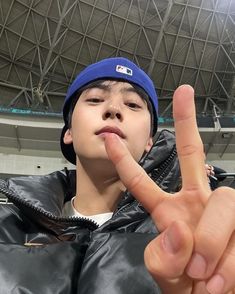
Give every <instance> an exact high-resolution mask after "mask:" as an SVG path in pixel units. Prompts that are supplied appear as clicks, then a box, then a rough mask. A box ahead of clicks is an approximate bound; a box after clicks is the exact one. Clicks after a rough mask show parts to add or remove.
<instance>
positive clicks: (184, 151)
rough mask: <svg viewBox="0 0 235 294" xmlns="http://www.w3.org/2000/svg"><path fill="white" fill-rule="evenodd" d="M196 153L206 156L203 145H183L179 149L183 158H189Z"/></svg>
mask: <svg viewBox="0 0 235 294" xmlns="http://www.w3.org/2000/svg"><path fill="white" fill-rule="evenodd" d="M195 153H199V154H202V155H203V156H204V152H203V147H202V146H201V144H197V145H196V144H195V145H193V144H189V145H183V146H181V147H180V148H179V150H178V154H179V155H181V156H189V155H192V154H195Z"/></svg>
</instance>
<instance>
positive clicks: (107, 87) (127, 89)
mask: <svg viewBox="0 0 235 294" xmlns="http://www.w3.org/2000/svg"><path fill="white" fill-rule="evenodd" d="M95 88H97V89H100V90H103V91H107V92H110V91H111V86H110V85H104V84H97V85H91V87H90V88H89V87H88V88H87V89H86V90H91V89H95ZM121 92H122V93H123V92H133V93H136V94H138V95H139V96H140V97H141V98H142V99H143V97H142V96H141V95H140V93H139V92H138V91H137V89H135V88H134V87H133V86H129V87H124V88H122V89H121ZM144 100H145V99H144Z"/></svg>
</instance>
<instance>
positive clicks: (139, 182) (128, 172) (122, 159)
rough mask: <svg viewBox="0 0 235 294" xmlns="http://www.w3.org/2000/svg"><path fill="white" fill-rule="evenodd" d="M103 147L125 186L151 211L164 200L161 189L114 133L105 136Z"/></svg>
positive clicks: (164, 194) (164, 195) (163, 193)
mask: <svg viewBox="0 0 235 294" xmlns="http://www.w3.org/2000/svg"><path fill="white" fill-rule="evenodd" d="M105 148H106V151H107V153H108V156H109V158H110V160H111V161H112V162H113V164H114V165H115V168H116V170H117V172H118V174H119V177H120V179H121V181H122V183H123V184H124V185H125V187H126V188H127V189H128V190H129V191H130V192H131V193H132V194H133V195H134V196H135V197H136V199H138V200H139V201H140V202H141V203H142V204H143V206H144V207H145V208H146V209H147V210H148V211H149V212H150V213H151V212H152V211H153V209H154V208H155V207H156V206H157V205H158V204H159V203H160V202H161V201H163V200H164V198H165V197H166V195H167V193H165V192H164V191H162V190H161V189H160V188H159V187H158V186H157V185H156V183H155V182H154V181H152V180H151V178H150V177H149V176H148V175H147V174H146V172H145V171H144V170H143V169H142V168H141V167H140V165H139V164H138V163H137V162H136V161H135V160H134V159H133V157H132V156H131V154H130V152H129V150H128V149H127V147H126V146H125V144H124V143H123V142H122V141H121V140H120V139H119V137H118V136H117V135H115V134H109V135H107V136H106V138H105Z"/></svg>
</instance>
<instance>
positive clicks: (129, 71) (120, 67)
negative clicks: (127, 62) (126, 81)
mask: <svg viewBox="0 0 235 294" xmlns="http://www.w3.org/2000/svg"><path fill="white" fill-rule="evenodd" d="M116 72H120V73H123V74H125V75H128V76H132V74H133V72H132V69H130V68H128V67H126V66H123V65H117V66H116Z"/></svg>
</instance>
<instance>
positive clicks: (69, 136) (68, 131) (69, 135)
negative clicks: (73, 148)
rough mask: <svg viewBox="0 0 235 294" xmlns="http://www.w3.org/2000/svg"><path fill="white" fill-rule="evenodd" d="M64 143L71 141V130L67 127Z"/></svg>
mask: <svg viewBox="0 0 235 294" xmlns="http://www.w3.org/2000/svg"><path fill="white" fill-rule="evenodd" d="M63 140H64V144H71V143H73V137H72V131H71V129H67V131H66V132H65V133H64V138H63Z"/></svg>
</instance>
